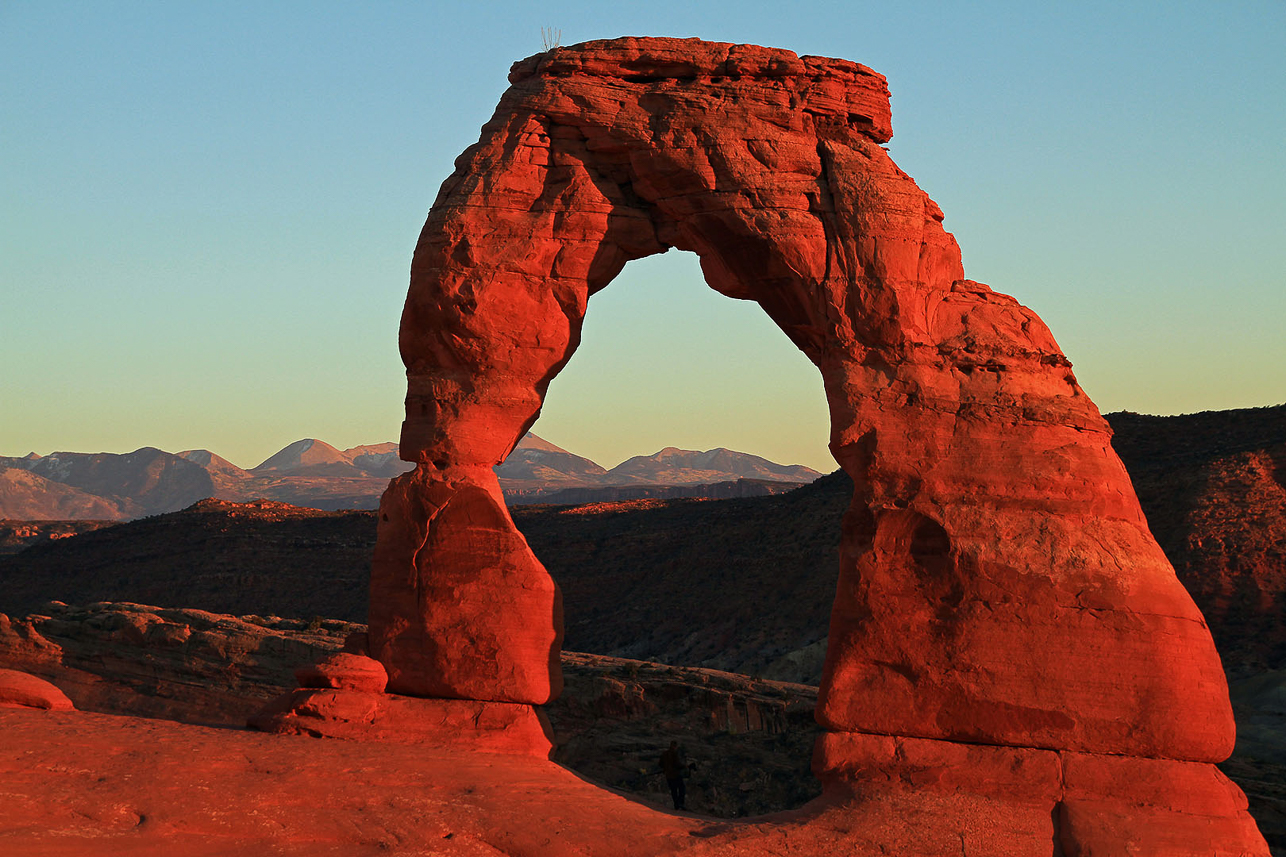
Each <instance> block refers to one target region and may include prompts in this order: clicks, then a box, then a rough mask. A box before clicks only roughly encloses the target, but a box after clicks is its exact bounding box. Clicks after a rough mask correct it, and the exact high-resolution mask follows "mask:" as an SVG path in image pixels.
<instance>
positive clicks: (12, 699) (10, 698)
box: [0, 669, 76, 711]
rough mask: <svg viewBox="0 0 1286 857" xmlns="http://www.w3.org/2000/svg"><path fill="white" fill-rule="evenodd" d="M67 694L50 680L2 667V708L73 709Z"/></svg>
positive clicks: (0, 703)
mask: <svg viewBox="0 0 1286 857" xmlns="http://www.w3.org/2000/svg"><path fill="white" fill-rule="evenodd" d="M75 707H76V706H74V705H72V703H71V700H70V699H68V698H67V694H65V693H63V692H62V691H61V690H59V689H58V688H57V687H55V686H54V685H53V684H51V683H50V682H47V681H45V680H44V679H43V678H37V677H36V676H34V675H30V674H29V673H24V672H19V671H18V670H9V669H0V708H40V709H43V710H45V711H72V710H73V709H75Z"/></svg>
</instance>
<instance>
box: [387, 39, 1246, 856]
mask: <svg viewBox="0 0 1286 857" xmlns="http://www.w3.org/2000/svg"><path fill="white" fill-rule="evenodd" d="M510 81H511V83H512V86H511V87H510V89H509V90H508V91H507V92H506V93H505V94H504V96H503V97H502V98H501V101H500V105H499V107H498V108H497V111H496V113H495V115H494V116H493V118H492V119H491V121H490V122H488V123H487V125H486V126H484V128H483V131H482V137H481V139H480V140H479V142H478V143H477V144H476V145H474V146H472V147H470V148H469V149H468V150H466V152H465V153H464V154H463V155H462V156H461V157H460V159H459V160H458V161H457V168H456V171H455V173H454V174H453V175H452V176H451V177H450V178H449V179H447V181H446V182H445V183H444V184H443V186H442V190H441V192H440V194H439V196H438V199H437V201H436V202H435V203H434V206H433V209H432V211H431V212H430V214H429V218H428V222H427V223H426V224H425V227H424V230H423V232H422V234H421V236H420V241H419V244H418V246H417V248H416V253H415V257H414V260H413V262H412V276H411V286H410V292H409V294H408V297H407V301H406V306H405V309H404V312H403V317H402V327H401V336H400V344H401V351H402V356H403V360H404V362H405V363H406V367H407V377H408V391H407V398H406V421H405V423H404V424H403V431H402V441H401V454H402V456H403V457H405V458H406V459H407V460H408V461H413V462H415V463H416V465H417V467H416V470H415V472H414V473H413V474H409V475H406V476H403V477H400V478H399V479H398V480H396V481H395V482H394V484H393V485H392V486H391V487H390V489H389V490H388V492H387V493H386V494H385V496H384V500H383V503H382V505H381V510H380V533H379V543H378V546H377V549H376V556H375V564H374V570H373V575H372V585H371V605H372V606H371V631H370V634H371V636H370V642H371V654H372V655H373V656H375V657H376V658H378V659H379V660H381V661H382V662H383V663H384V664H385V665H386V666H387V667H388V670H389V676H390V688H391V689H394V690H398V691H400V692H403V693H410V694H424V695H437V696H459V697H465V698H472V699H477V700H500V701H511V702H534V703H539V702H543V701H545V700H546V699H548V698H549V697H550V696H551V695H553V694H556V693H557V690H558V686H559V682H560V679H559V676H558V672H557V662H556V659H555V658H554V657H552V656H551V654H550V653H551V652H553V651H555V650H556V649H557V647H558V642H559V635H560V631H561V617H560V615H559V612H560V611H559V599H558V596H557V592H556V591H555V590H554V589H553V587H552V584H550V583H549V582H548V578H547V576H546V575H545V574H544V571H543V569H542V568H541V567H540V565H539V563H538V562H536V560H535V559H534V557H532V556H531V554H530V551H528V550H527V548H526V544H525V542H524V540H523V539H522V536H521V535H520V534H519V533H518V532H517V530H516V529H515V528H514V526H513V524H512V521H511V520H510V519H509V517H508V514H507V513H506V512H505V510H504V507H503V504H502V503H501V502H500V497H499V491H498V488H497V487H496V485H495V480H494V477H493V476H492V474H491V468H492V467H493V466H494V465H495V464H497V463H499V462H500V461H501V460H503V459H504V457H505V455H506V454H507V453H508V452H509V451H510V450H511V449H512V448H513V447H514V445H515V444H516V443H517V441H518V439H519V438H520V437H522V436H523V434H524V433H525V432H526V431H527V429H528V428H529V427H530V426H531V425H532V423H533V422H534V421H535V419H536V417H537V416H538V414H539V411H540V406H541V402H542V399H543V396H544V394H545V391H546V389H547V387H548V384H549V382H550V380H551V379H552V378H553V377H554V376H555V375H556V374H557V373H558V371H559V370H560V369H561V368H562V366H563V365H564V364H565V363H566V362H567V360H569V359H570V358H571V356H572V354H573V352H574V351H575V349H576V346H577V344H578V342H579V337H580V329H581V324H582V321H583V318H584V315H585V313H586V310H587V306H588V301H589V297H590V296H591V295H592V294H594V293H595V292H596V291H598V290H599V289H602V288H603V287H605V286H606V285H607V284H608V283H609V282H610V281H611V279H612V278H613V277H614V276H615V275H616V274H617V273H619V271H620V270H621V268H622V267H623V266H624V265H625V264H626V263H627V262H628V261H630V260H631V259H636V258H640V257H643V256H647V255H651V254H654V253H661V252H665V251H666V250H669V249H671V248H678V249H680V250H690V251H693V252H695V253H697V254H698V256H699V257H700V259H701V265H702V270H703V272H704V274H705V277H706V281H707V283H708V284H709V285H710V286H711V287H712V288H714V289H716V290H717V291H719V292H721V293H723V294H725V295H727V296H729V297H733V298H738V299H745V300H754V301H756V302H758V303H759V304H760V305H761V306H762V307H763V308H764V310H765V311H766V312H767V313H768V315H769V316H770V317H771V318H772V319H773V320H774V321H775V322H776V323H777V324H778V325H779V326H780V327H781V329H782V330H783V331H784V332H785V333H786V334H787V336H789V337H790V339H791V341H793V342H794V343H795V344H796V345H797V346H798V347H799V348H800V349H801V350H802V351H803V352H804V353H805V354H806V355H807V356H808V358H809V359H810V360H811V361H812V362H813V363H814V364H815V365H816V366H817V367H818V369H819V371H820V372H821V374H822V378H823V381H824V384H825V389H826V395H827V398H828V402H829V405H830V412H831V449H832V451H833V453H834V455H835V457H836V459H837V460H838V461H839V463H840V464H841V466H842V467H843V468H844V470H845V471H846V472H847V473H848V474H849V475H850V476H851V477H852V479H853V482H854V485H855V489H854V494H853V499H852V503H851V506H850V509H849V512H848V514H847V516H846V518H845V521H844V525H843V532H842V536H841V548H840V554H841V568H840V580H839V587H838V592H837V595H836V598H835V602H834V608H833V613H832V619H831V627H830V635H829V650H828V653H827V659H826V667H825V672H824V677H823V682H822V687H821V692H820V696H819V707H818V719H819V721H820V722H821V723H822V725H824V726H825V727H827V728H828V729H830V730H832V731H834V732H837V733H852V734H854V735H858V736H859V737H860V733H882V734H887V735H898V736H907V737H913V738H919V739H930V740H938V741H947V742H963V744H955V745H954V746H963V745H974V744H985V745H999V746H1013V747H1017V748H1029V750H1030V752H1033V753H1035V752H1037V750H1036V749H1031V748H1044V749H1048V750H1056V751H1059V752H1064V751H1071V752H1075V753H1080V754H1086V755H1089V756H1099V755H1121V756H1125V757H1150V758H1155V759H1161V760H1185V761H1191V762H1198V763H1200V762H1212V761H1217V760H1220V759H1223V758H1225V757H1226V756H1227V755H1228V753H1229V752H1230V751H1231V749H1232V745H1233V722H1232V713H1231V709H1230V707H1229V705H1228V693H1227V686H1226V684H1225V680H1224V676H1223V672H1222V670H1221V668H1220V663H1219V659H1218V656H1217V655H1216V653H1215V650H1214V646H1213V644H1212V642H1211V639H1210V634H1209V631H1208V630H1207V628H1206V624H1205V622H1204V620H1203V619H1202V617H1201V614H1200V613H1199V612H1198V611H1197V609H1196V608H1195V607H1194V605H1193V603H1192V600H1191V599H1190V598H1189V597H1188V595H1187V594H1186V593H1185V592H1184V590H1183V589H1182V587H1181V586H1180V585H1179V583H1178V581H1177V580H1176V578H1175V575H1174V572H1173V570H1172V568H1171V566H1170V564H1169V562H1168V561H1167V560H1166V558H1165V556H1164V555H1163V554H1162V552H1161V550H1160V549H1159V548H1158V547H1157V544H1156V542H1155V541H1154V540H1153V538H1152V536H1151V535H1150V533H1149V531H1148V528H1147V524H1146V522H1145V520H1144V518H1143V514H1142V512H1141V511H1140V508H1139V504H1138V501H1137V499H1136V498H1135V495H1134V492H1133V490H1132V488H1131V485H1130V482H1129V479H1128V477H1127V476H1126V473H1125V470H1124V468H1123V467H1122V465H1121V462H1120V460H1119V459H1118V458H1117V456H1116V455H1115V454H1114V453H1113V451H1112V449H1111V446H1110V444H1109V438H1110V430H1109V428H1108V426H1107V424H1106V423H1105V422H1104V421H1103V419H1102V417H1101V416H1100V415H1099V413H1098V411H1097V409H1096V408H1095V407H1094V405H1093V403H1092V402H1090V400H1089V399H1088V398H1087V397H1086V396H1085V394H1084V393H1083V392H1082V391H1081V389H1080V387H1079V386H1078V385H1077V383H1076V379H1075V377H1074V375H1073V374H1072V372H1071V368H1070V367H1071V364H1070V363H1069V361H1068V360H1067V359H1066V357H1064V356H1063V354H1062V353H1061V351H1060V350H1059V348H1058V346H1057V344H1056V343H1055V341H1054V339H1053V337H1052V335H1051V334H1050V332H1049V330H1048V329H1047V328H1046V327H1045V325H1044V324H1043V323H1042V322H1041V321H1040V319H1039V318H1037V316H1036V315H1035V313H1033V312H1031V311H1030V310H1028V309H1027V308H1025V307H1023V306H1022V305H1020V304H1019V303H1018V302H1017V301H1015V300H1014V299H1013V298H1010V297H1007V296H1005V295H1000V294H997V293H995V292H992V291H991V290H990V289H989V288H988V287H987V286H984V285H982V284H980V283H975V282H972V281H970V280H967V279H965V278H964V272H963V268H962V266H961V262H960V253H959V249H958V248H957V246H956V243H955V240H954V239H953V238H952V236H951V235H950V234H949V233H947V232H945V231H944V230H943V228H942V224H941V221H942V218H943V215H942V212H941V211H940V210H939V208H938V206H937V205H936V204H934V202H933V201H932V200H931V199H929V197H928V196H927V195H926V194H925V193H924V192H923V191H922V190H920V188H919V187H917V186H916V184H915V182H914V181H912V180H911V178H910V177H909V176H907V175H906V174H905V173H903V172H902V171H901V170H900V169H898V167H897V166H896V165H895V164H894V163H893V161H892V160H891V159H890V158H889V156H888V153H887V152H886V151H885V150H884V148H883V147H882V146H881V145H880V144H881V143H884V142H886V141H887V140H888V139H889V137H890V134H891V130H890V125H889V107H888V90H887V88H886V86H885V82H884V79H883V78H882V77H881V76H880V75H878V74H876V73H875V72H873V71H871V70H870V69H867V68H865V67H864V66H860V65H857V64H855V63H851V62H846V61H842V60H831V59H821V58H816V57H803V58H800V57H797V56H795V55H794V54H792V53H789V52H787V51H778V50H769V49H764V48H757V47H749V46H736V45H727V44H712V43H705V42H700V41H696V40H670V39H618V40H615V41H612V42H591V43H587V44H584V45H579V46H575V47H571V48H562V49H555V50H553V51H550V52H547V53H545V54H542V55H540V56H537V57H533V58H531V59H528V60H525V61H523V62H520V63H517V64H516V65H515V66H514V67H513V70H512V72H511V74H510ZM855 740H856V739H855ZM837 746H839V747H845V746H850V745H848V744H844V743H843V742H841V743H840V744H838V745H837ZM1024 752H1027V751H1024ZM1123 764H1126V765H1128V764H1130V762H1129V761H1127V762H1125V763H1123ZM1139 764H1143V763H1142V762H1140V763H1139ZM1198 769H1200V770H1207V769H1205V768H1200V766H1198V767H1197V768H1194V769H1193V770H1198ZM827 770H832V768H828V769H827ZM833 770H835V771H842V770H846V768H845V766H844V765H843V764H839V763H837V764H836V765H835V766H834V767H833ZM1176 770H1178V769H1176ZM1182 770H1185V771H1186V770H1188V768H1183V769H1182ZM835 776H839V775H838V774H836V775H835ZM1185 776H1186V775H1185ZM1010 787H1012V788H1015V789H1019V790H1021V789H1022V788H1023V786H1022V783H1017V784H1014V783H1010V784H1009V785H1008V786H1006V788H1010ZM1108 799H1109V800H1117V801H1118V802H1121V801H1126V802H1128V801H1127V799H1126V798H1125V797H1122V796H1116V797H1112V796H1110V795H1109V798H1108ZM1121 805H1122V806H1124V805H1125V804H1124V803H1121ZM1229 817H1231V816H1229ZM1238 823H1239V822H1238ZM1226 832H1227V831H1226V830H1224V829H1223V828H1220V831H1219V834H1218V835H1220V836H1222V835H1224V833H1226ZM1211 835H1212V836H1213V835H1215V834H1213V833H1212V834H1211ZM1045 841H1046V842H1048V840H1045ZM1211 841H1214V840H1211ZM1096 847H1098V846H1096ZM1104 847H1105V846H1104ZM1194 847H1196V848H1198V849H1200V848H1201V847H1202V846H1201V844H1200V843H1197V844H1196V845H1195V846H1194ZM1087 853H1088V852H1087Z"/></svg>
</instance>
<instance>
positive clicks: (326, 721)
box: [247, 688, 554, 759]
mask: <svg viewBox="0 0 1286 857" xmlns="http://www.w3.org/2000/svg"><path fill="white" fill-rule="evenodd" d="M247 726H249V728H251V729H257V730H259V731H261V732H274V733H277V734H284V735H311V736H313V737H315V738H340V739H345V740H349V741H380V742H387V743H391V744H419V745H427V746H431V747H441V748H442V749H456V750H473V751H479V752H486V753H506V754H510V755H521V756H535V757H537V758H541V759H548V758H549V757H550V755H552V753H553V749H554V743H553V740H552V737H551V736H552V730H551V729H550V727H549V721H548V720H546V719H545V715H544V714H543V713H542V712H541V711H540V710H539V709H537V708H536V707H535V706H532V705H523V704H519V703H510V702H480V701H477V700H472V699H424V698H420V697H414V696H399V695H397V694H392V693H371V692H366V691H358V690H346V689H338V690H335V689H320V688H299V689H298V690H294V691H291V692H290V693H287V694H284V695H282V696H280V697H278V698H277V699H275V700H273V701H272V702H271V703H269V704H268V706H267V707H266V708H264V709H263V710H262V711H260V712H259V713H258V714H255V715H254V716H252V717H250V718H249V720H248V721H247Z"/></svg>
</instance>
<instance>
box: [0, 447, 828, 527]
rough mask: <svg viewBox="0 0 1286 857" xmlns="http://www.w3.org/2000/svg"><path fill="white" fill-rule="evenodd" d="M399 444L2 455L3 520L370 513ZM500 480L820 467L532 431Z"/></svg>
mask: <svg viewBox="0 0 1286 857" xmlns="http://www.w3.org/2000/svg"><path fill="white" fill-rule="evenodd" d="M412 468H413V465H412V464H410V463H408V462H405V461H402V460H401V459H400V458H398V445H397V444H396V443H393V442H385V443H376V444H364V445H361V446H354V447H350V448H349V449H343V450H341V449H338V448H337V447H334V446H332V445H331V444H329V443H326V442H325V441H322V440H318V439H316V438H304V439H303V440H298V441H295V442H294V443H291V444H289V445H288V446H286V447H285V448H283V449H282V450H280V451H279V452H277V453H275V454H274V455H272V456H269V457H268V458H267V459H266V460H265V461H263V462H262V463H261V464H259V465H257V466H255V467H253V468H251V469H249V470H247V469H244V468H242V467H238V466H237V465H235V464H233V463H232V462H231V461H228V460H227V459H226V458H223V457H221V456H219V455H218V454H216V453H214V452H212V451H210V450H208V449H188V450H184V451H182V452H179V453H170V452H165V451H163V450H159V449H155V448H153V447H144V448H142V449H139V450H136V451H134V452H131V453H126V454H116V453H80V452H56V453H51V454H50V455H46V456H40V455H37V454H36V453H34V452H33V453H31V454H29V455H27V456H24V457H22V458H16V457H11V458H4V457H0V518H3V519H11V520H22V521H40V520H45V521H74V520H102V521H126V520H133V519H135V518H142V517H147V516H149V515H158V514H162V513H165V512H173V511H177V510H179V509H184V508H187V507H188V506H190V505H192V504H193V503H195V502H196V501H198V500H202V499H205V498H207V497H215V498H218V499H221V500H228V501H233V502H246V501H248V500H254V499H260V498H262V499H267V500H272V501H276V502H280V503H289V504H291V505H296V506H305V507H311V508H316V509H326V510H336V509H374V508H377V507H378V506H379V498H380V494H381V493H382V492H383V491H384V489H385V487H386V486H387V484H388V480H389V479H392V478H393V477H395V476H398V475H400V474H402V473H406V472H407V471H409V470H411V469H412ZM496 475H497V477H498V478H499V480H500V485H501V488H502V489H503V490H504V491H505V495H506V498H507V500H508V502H509V503H510V504H522V503H585V502H597V501H614V500H627V499H639V498H646V497H657V498H672V497H711V498H713V497H741V496H759V495H763V494H773V493H780V492H781V491H786V490H790V489H791V488H795V487H798V486H799V485H802V484H805V483H807V482H811V481H812V480H813V479H816V478H817V477H818V476H819V475H820V474H819V473H817V471H815V470H811V469H810V468H807V467H802V466H799V465H791V466H786V465H780V464H775V463H774V462H771V461H768V460H767V459H765V458H761V457H760V456H757V455H750V454H748V453H743V452H735V451H732V450H728V449H722V448H720V449H712V450H708V451H706V452H697V451H693V450H680V449H676V448H675V447H666V448H665V449H663V450H661V451H660V452H658V453H656V454H655V455H650V456H636V457H635V458H631V459H629V460H628V461H626V462H623V463H622V464H620V465H618V466H617V467H614V468H612V469H611V470H608V469H606V468H604V467H602V466H601V465H599V464H597V463H596V462H594V461H591V460H590V459H588V458H585V457H583V456H580V455H576V454H575V453H572V452H568V451H567V450H565V449H563V448H561V447H559V446H557V445H555V444H553V443H550V442H549V441H547V440H545V439H544V438H541V437H539V436H538V435H535V434H530V433H529V434H527V435H526V436H525V437H524V438H523V439H522V440H521V441H520V442H519V443H518V445H517V447H516V448H515V449H514V451H513V453H512V454H511V455H510V456H509V458H507V459H506V460H505V462H504V463H503V464H500V465H499V466H497V467H496Z"/></svg>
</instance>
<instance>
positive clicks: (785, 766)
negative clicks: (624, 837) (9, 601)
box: [0, 602, 821, 818]
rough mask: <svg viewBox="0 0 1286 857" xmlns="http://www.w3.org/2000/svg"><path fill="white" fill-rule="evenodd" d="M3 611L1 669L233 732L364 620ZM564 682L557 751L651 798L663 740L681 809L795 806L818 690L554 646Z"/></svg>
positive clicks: (557, 710) (811, 790)
mask: <svg viewBox="0 0 1286 857" xmlns="http://www.w3.org/2000/svg"><path fill="white" fill-rule="evenodd" d="M48 607H49V609H48V610H47V612H46V614H36V615H33V616H29V617H26V618H24V619H10V618H9V617H6V616H3V615H0V666H2V667H5V668H11V669H18V670H23V671H25V672H28V673H31V674H33V675H37V676H41V677H44V678H47V679H49V680H51V681H52V682H54V683H55V684H56V685H57V686H58V687H59V688H60V689H61V690H63V691H64V692H65V693H66V694H67V695H68V696H69V697H70V698H71V700H72V701H73V702H74V703H75V705H76V707H77V708H78V709H80V710H82V711H96V712H102V713H108V714H130V715H136V716H142V717H160V718H166V719H171V720H178V721H181V722H185V723H200V724H207V725H222V726H231V727H236V728H241V727H243V726H244V725H245V722H246V718H247V717H249V716H250V715H251V714H253V713H254V712H256V711H258V710H259V709H261V708H262V707H263V706H264V705H265V704H266V703H267V702H268V701H269V700H271V699H272V698H273V697H275V696H277V695H279V694H281V693H284V692H285V691H287V690H289V689H291V688H293V687H294V686H295V679H294V671H295V669H297V668H298V667H300V666H303V665H305V664H309V663H313V662H314V661H317V660H319V659H320V658H321V657H323V656H324V655H327V654H330V653H332V652H335V651H338V650H339V649H340V647H341V646H342V645H343V642H344V640H345V638H346V637H347V636H348V635H350V634H352V633H354V632H362V631H365V626H364V625H359V624H355V623H350V622H342V621H338V620H333V619H328V620H320V619H314V620H311V621H304V620H299V619H282V618H279V617H275V616H266V617H265V616H229V615H222V614H217V613H210V612H207V611H203V610H193V609H164V608H156V607H148V606H144V605H140V604H130V603H110V602H106V603H99V604H91V605H87V606H85V607H73V606H68V605H65V604H60V603H58V604H51V605H48ZM563 669H564V671H565V675H566V688H565V692H564V693H563V695H562V696H561V697H560V698H559V699H558V700H557V701H555V702H554V703H553V704H551V705H549V706H548V707H547V708H546V709H545V710H546V713H547V714H548V716H549V719H550V722H551V724H552V726H553V729H554V739H555V745H556V749H555V755H554V759H555V760H556V761H558V762H560V763H561V764H564V765H566V766H567V767H569V768H572V769H573V770H576V771H578V772H579V773H581V774H583V775H585V776H588V777H591V778H593V779H594V780H595V781H597V782H599V783H602V784H605V785H608V786H610V787H612V788H618V789H622V790H624V791H626V792H629V793H631V794H633V795H637V796H639V797H640V798H643V799H646V800H647V801H649V802H650V803H653V804H654V805H656V806H665V805H666V804H667V803H668V801H669V792H668V790H667V789H666V786H665V782H664V778H663V777H661V776H660V775H659V770H660V769H659V767H658V759H659V758H660V755H661V752H662V751H663V750H664V749H665V747H666V746H668V744H669V742H670V741H671V740H677V741H679V742H680V743H681V745H682V746H683V749H684V751H685V754H686V756H687V759H688V761H689V762H690V763H691V764H692V765H694V766H695V767H694V769H693V770H692V773H691V777H690V780H689V786H688V805H689V807H690V808H692V809H693V810H695V811H698V812H701V813H704V814H707V815H715V816H720V817H725V818H735V817H743V816H749V815H762V814H764V813H767V812H773V811H778V810H783V809H789V808H792V807H796V806H800V805H802V804H803V803H805V802H806V801H808V800H810V799H812V798H814V797H816V796H817V795H818V794H820V786H819V785H818V783H817V781H816V780H815V779H813V777H812V776H811V775H810V774H809V760H810V759H811V754H812V746H813V742H814V741H815V740H816V738H817V736H818V735H819V734H820V731H821V730H820V727H818V726H817V724H816V723H815V722H814V720H813V706H814V704H815V702H816V698H817V689H816V688H814V687H809V686H806V685H798V684H790V683H785V682H772V681H763V680H758V679H752V678H749V677H747V676H744V675H736V674H732V673H724V672H719V671H716V670H707V669H696V668H689V667H672V666H665V665H661V664H654V663H647V662H643V661H634V660H626V659H621V658H610V657H603V656H600V655H588V654H578V653H575V652H564V653H563Z"/></svg>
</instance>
